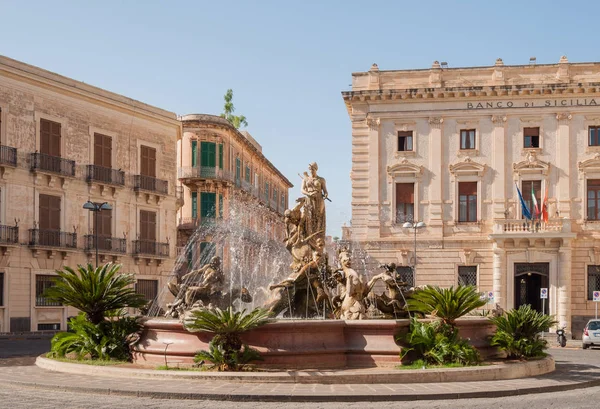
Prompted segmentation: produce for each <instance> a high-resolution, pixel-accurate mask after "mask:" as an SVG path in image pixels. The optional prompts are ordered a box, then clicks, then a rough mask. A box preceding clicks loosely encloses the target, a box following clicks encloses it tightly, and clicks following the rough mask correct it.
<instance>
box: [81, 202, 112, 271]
mask: <svg viewBox="0 0 600 409" xmlns="http://www.w3.org/2000/svg"><path fill="white" fill-rule="evenodd" d="M83 208H84V209H87V210H89V211H90V212H94V241H95V246H96V268H98V213H100V212H101V211H102V210H112V206H111V205H109V204H108V203H107V202H104V203H94V202H92V201H89V200H88V201H87V202H85V203H84V205H83Z"/></svg>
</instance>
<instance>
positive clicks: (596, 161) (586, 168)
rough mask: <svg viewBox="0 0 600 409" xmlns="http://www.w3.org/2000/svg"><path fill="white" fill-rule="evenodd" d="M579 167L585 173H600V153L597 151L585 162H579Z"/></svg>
mask: <svg viewBox="0 0 600 409" xmlns="http://www.w3.org/2000/svg"><path fill="white" fill-rule="evenodd" d="M577 167H578V168H579V171H580V172H581V173H583V174H586V173H600V153H596V154H595V155H594V157H593V158H591V159H588V160H584V161H583V162H577Z"/></svg>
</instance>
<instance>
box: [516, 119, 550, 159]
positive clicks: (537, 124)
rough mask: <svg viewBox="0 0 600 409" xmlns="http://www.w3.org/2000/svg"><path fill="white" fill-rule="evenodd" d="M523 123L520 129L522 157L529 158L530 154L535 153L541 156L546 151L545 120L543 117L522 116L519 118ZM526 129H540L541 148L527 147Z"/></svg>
mask: <svg viewBox="0 0 600 409" xmlns="http://www.w3.org/2000/svg"><path fill="white" fill-rule="evenodd" d="M519 120H520V121H521V124H520V128H519V131H520V132H519V135H520V138H519V140H520V141H521V143H520V145H521V155H523V156H527V155H528V154H529V153H531V152H533V153H534V154H536V155H539V154H541V153H542V151H543V150H544V140H545V138H544V126H543V118H542V117H541V116H522V117H520V118H519ZM524 128H539V129H540V136H539V142H540V146H539V147H538V148H526V147H525V132H524Z"/></svg>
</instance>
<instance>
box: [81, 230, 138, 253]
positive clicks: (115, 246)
mask: <svg viewBox="0 0 600 409" xmlns="http://www.w3.org/2000/svg"><path fill="white" fill-rule="evenodd" d="M83 240H84V243H85V244H84V248H85V250H88V251H89V250H94V251H95V250H96V236H95V235H94V234H86V235H85V236H83ZM98 251H99V252H109V253H121V254H125V253H127V241H126V240H125V239H122V238H120V237H110V236H100V235H99V236H98Z"/></svg>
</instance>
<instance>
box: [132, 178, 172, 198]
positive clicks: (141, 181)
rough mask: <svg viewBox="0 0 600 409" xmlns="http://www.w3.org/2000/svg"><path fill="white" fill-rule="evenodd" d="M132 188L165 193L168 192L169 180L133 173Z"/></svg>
mask: <svg viewBox="0 0 600 409" xmlns="http://www.w3.org/2000/svg"><path fill="white" fill-rule="evenodd" d="M133 188H134V189H135V190H147V191H149V192H157V193H161V194H163V195H166V194H168V193H169V182H167V181H166V180H161V179H156V178H153V177H151V176H144V175H135V176H134V177H133Z"/></svg>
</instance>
